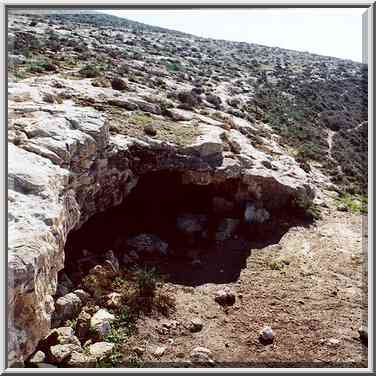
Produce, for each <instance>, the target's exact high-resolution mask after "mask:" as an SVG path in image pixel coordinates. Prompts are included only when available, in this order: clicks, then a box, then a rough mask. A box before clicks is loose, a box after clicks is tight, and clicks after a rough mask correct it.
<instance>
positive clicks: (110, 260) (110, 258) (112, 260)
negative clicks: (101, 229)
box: [105, 250, 120, 273]
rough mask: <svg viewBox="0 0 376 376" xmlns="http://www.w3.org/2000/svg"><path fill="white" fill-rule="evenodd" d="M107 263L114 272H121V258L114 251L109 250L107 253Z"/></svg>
mask: <svg viewBox="0 0 376 376" xmlns="http://www.w3.org/2000/svg"><path fill="white" fill-rule="evenodd" d="M105 258H106V260H105V265H107V266H108V267H109V268H110V269H111V270H112V271H113V272H114V273H119V272H120V264H119V260H118V259H117V257H116V256H115V254H114V251H112V250H109V251H107V252H106V254H105Z"/></svg>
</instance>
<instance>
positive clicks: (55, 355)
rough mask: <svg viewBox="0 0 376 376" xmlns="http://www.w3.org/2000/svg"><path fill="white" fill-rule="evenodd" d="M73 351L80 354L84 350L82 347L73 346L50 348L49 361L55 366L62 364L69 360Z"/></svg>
mask: <svg viewBox="0 0 376 376" xmlns="http://www.w3.org/2000/svg"><path fill="white" fill-rule="evenodd" d="M73 351H77V352H80V351H82V349H81V347H80V346H77V345H73V344H66V345H55V346H52V347H51V348H50V353H49V361H50V362H51V363H53V364H62V363H64V362H65V361H66V360H68V357H69V356H70V355H71V354H72V352H73Z"/></svg>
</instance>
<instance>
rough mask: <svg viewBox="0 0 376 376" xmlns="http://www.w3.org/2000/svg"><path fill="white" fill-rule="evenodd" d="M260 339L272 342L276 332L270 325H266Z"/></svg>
mask: <svg viewBox="0 0 376 376" xmlns="http://www.w3.org/2000/svg"><path fill="white" fill-rule="evenodd" d="M259 338H260V341H261V342H264V343H271V342H273V340H274V333H273V330H272V328H271V327H270V326H266V327H265V328H264V329H262V330H261V332H260V335H259Z"/></svg>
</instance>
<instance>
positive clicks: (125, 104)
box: [108, 99, 138, 111]
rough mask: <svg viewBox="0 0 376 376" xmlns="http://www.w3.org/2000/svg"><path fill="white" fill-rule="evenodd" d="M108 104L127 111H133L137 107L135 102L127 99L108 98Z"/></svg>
mask: <svg viewBox="0 0 376 376" xmlns="http://www.w3.org/2000/svg"><path fill="white" fill-rule="evenodd" d="M108 104H109V105H111V106H115V107H120V108H124V109H126V110H129V111H135V110H137V109H138V106H137V104H136V103H133V102H130V101H128V100H127V99H110V100H109V101H108Z"/></svg>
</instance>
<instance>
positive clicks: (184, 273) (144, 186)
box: [65, 171, 311, 287]
mask: <svg viewBox="0 0 376 376" xmlns="http://www.w3.org/2000/svg"><path fill="white" fill-rule="evenodd" d="M235 184H237V182H236V181H230V182H227V183H226V184H225V185H219V186H213V185H192V184H182V183H181V176H180V175H179V174H177V173H171V172H167V171H166V172H155V173H150V174H147V175H144V176H143V177H141V178H140V180H139V182H138V184H137V186H136V187H135V188H134V190H133V191H132V192H131V193H130V195H129V196H128V197H127V198H126V199H125V201H124V202H123V203H122V204H121V205H119V206H116V207H114V208H110V209H108V210H107V211H105V212H103V213H98V214H96V215H94V216H93V217H92V218H91V219H90V220H89V221H88V222H87V223H85V224H84V225H83V226H82V227H81V228H80V229H78V230H76V231H71V233H70V234H69V236H68V239H67V242H66V246H65V256H66V262H65V265H66V266H65V270H66V271H67V273H68V274H69V271H72V270H74V267H75V265H76V263H75V261H76V260H77V259H78V258H80V257H81V250H82V249H88V250H89V251H90V252H93V253H94V254H96V255H99V257H100V256H101V255H104V254H105V252H106V251H107V250H109V249H113V250H115V252H116V253H117V254H118V257H119V260H121V258H122V255H121V254H122V252H124V250H123V249H120V250H116V249H114V243H115V241H116V239H117V238H118V237H119V236H121V237H124V238H127V237H129V236H133V235H138V234H140V233H151V234H155V235H157V236H158V237H160V238H161V239H162V240H164V241H166V242H167V243H168V244H169V251H168V254H167V256H148V257H143V259H142V263H140V265H139V266H142V267H146V268H147V267H156V268H157V269H158V270H159V272H160V273H162V274H163V275H165V276H166V280H167V281H169V282H171V283H174V284H179V285H184V286H191V287H194V286H199V285H203V284H206V283H215V284H223V283H231V282H236V281H237V280H238V278H239V275H240V273H241V271H242V269H244V268H245V267H246V266H247V259H248V257H249V256H250V254H251V252H252V250H256V249H262V248H264V247H266V246H268V245H271V244H277V243H278V242H279V241H280V239H281V238H282V236H283V235H284V234H285V233H286V232H287V231H288V229H289V228H290V227H292V226H297V225H299V226H308V225H310V223H311V221H309V220H308V219H307V218H304V217H302V216H300V215H297V214H296V213H293V212H291V211H289V210H280V211H278V213H277V214H278V215H276V213H271V219H270V220H269V221H268V222H267V223H265V224H263V225H256V224H254V225H245V224H243V223H242V224H241V225H240V226H239V229H238V231H237V234H236V236H234V237H232V238H231V239H229V240H225V241H222V242H217V241H215V240H214V239H213V237H212V236H211V235H209V240H208V239H207V240H198V241H197V242H195V243H194V245H190V244H189V242H187V240H186V239H185V238H184V237H182V235H181V234H179V232H178V231H177V230H176V218H177V216H178V215H181V214H184V213H196V214H206V215H207V216H208V219H209V223H210V224H211V227H212V228H213V231H214V229H215V228H216V226H217V225H218V223H219V221H220V220H221V219H223V217H221V218H218V215H215V214H214V213H213V212H212V198H213V196H214V195H220V196H222V197H225V198H228V199H231V194H232V193H231V192H233V188H234V185H235ZM243 210H244V208H236V209H234V212H233V213H232V214H231V217H235V218H242V215H243ZM209 233H210V225H209ZM193 259H196V262H192V260H193ZM197 260H199V261H198V262H197Z"/></svg>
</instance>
